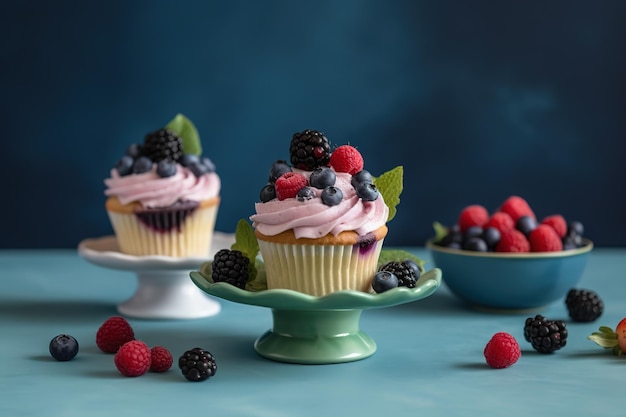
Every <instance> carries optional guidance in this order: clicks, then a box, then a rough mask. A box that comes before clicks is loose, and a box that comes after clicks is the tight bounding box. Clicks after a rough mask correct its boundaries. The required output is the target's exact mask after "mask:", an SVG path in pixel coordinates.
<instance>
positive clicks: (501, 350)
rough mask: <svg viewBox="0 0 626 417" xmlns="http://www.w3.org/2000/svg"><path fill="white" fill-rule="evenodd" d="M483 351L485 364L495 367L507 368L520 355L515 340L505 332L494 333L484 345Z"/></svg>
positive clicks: (520, 352)
mask: <svg viewBox="0 0 626 417" xmlns="http://www.w3.org/2000/svg"><path fill="white" fill-rule="evenodd" d="M483 353H484V355H485V360H486V361H487V365H489V366H491V367H492V368H496V369H502V368H508V367H509V366H511V365H513V364H514V363H515V362H517V360H518V359H519V358H520V356H522V351H521V349H520V347H519V343H517V340H515V338H514V337H513V336H511V335H510V334H509V333H505V332H499V333H496V334H494V335H493V336H492V337H491V340H489V342H488V343H487V345H486V346H485V350H484V351H483Z"/></svg>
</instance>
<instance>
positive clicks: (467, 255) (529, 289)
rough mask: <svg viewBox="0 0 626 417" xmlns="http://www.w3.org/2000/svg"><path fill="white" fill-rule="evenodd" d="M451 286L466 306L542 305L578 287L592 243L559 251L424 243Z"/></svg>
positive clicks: (512, 307) (508, 307)
mask: <svg viewBox="0 0 626 417" xmlns="http://www.w3.org/2000/svg"><path fill="white" fill-rule="evenodd" d="M426 246H427V248H428V250H429V252H430V255H431V259H432V261H433V263H434V264H435V266H436V267H437V268H440V269H441V270H442V272H443V282H444V284H445V285H446V287H448V289H449V290H450V291H451V292H452V293H453V294H454V295H456V296H457V297H458V298H459V299H461V300H463V301H464V302H465V303H466V304H467V305H468V306H470V307H473V308H476V309H482V310H493V311H496V312H497V311H500V312H516V311H518V312H523V311H528V310H539V309H543V308H545V307H547V306H548V305H550V304H551V303H553V302H555V301H557V300H559V299H561V298H563V297H565V295H566V294H567V292H568V291H569V290H570V289H571V288H575V287H576V285H577V284H578V281H579V280H580V278H581V277H582V274H583V272H584V270H585V267H586V265H587V260H588V257H589V253H590V252H591V251H592V249H593V243H592V242H591V241H589V240H585V241H584V246H582V247H580V248H577V249H571V250H566V251H561V252H536V253H495V252H472V251H466V250H459V249H448V248H444V247H441V246H437V245H435V244H433V243H432V242H431V241H429V242H427V244H426Z"/></svg>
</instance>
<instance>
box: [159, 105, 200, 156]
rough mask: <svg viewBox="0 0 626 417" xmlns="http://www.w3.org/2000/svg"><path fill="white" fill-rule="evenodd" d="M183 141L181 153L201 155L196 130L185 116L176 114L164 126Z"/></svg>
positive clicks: (198, 136)
mask: <svg viewBox="0 0 626 417" xmlns="http://www.w3.org/2000/svg"><path fill="white" fill-rule="evenodd" d="M165 128H166V129H170V130H171V131H173V132H174V133H176V134H177V135H178V136H180V138H181V139H182V140H183V151H184V152H185V153H186V154H194V155H202V144H201V143H200V135H199V134H198V129H196V126H195V125H194V124H193V122H192V121H191V120H189V119H188V118H187V117H186V116H185V115H183V114H181V113H178V114H177V115H176V117H174V118H173V119H172V121H170V122H169V123H168V124H167V125H166V126H165Z"/></svg>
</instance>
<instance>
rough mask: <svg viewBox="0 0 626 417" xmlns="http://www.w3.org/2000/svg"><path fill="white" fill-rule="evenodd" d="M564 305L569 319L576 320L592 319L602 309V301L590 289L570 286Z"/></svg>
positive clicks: (595, 317)
mask: <svg viewBox="0 0 626 417" xmlns="http://www.w3.org/2000/svg"><path fill="white" fill-rule="evenodd" d="M565 305H566V307H567V311H568V312H569V316H570V317H571V319H572V320H574V321H578V322H590V321H594V320H596V319H597V318H598V317H600V316H601V315H602V312H603V311H604V302H603V301H602V300H601V299H600V297H599V296H598V294H596V293H595V292H594V291H591V290H584V289H580V290H577V289H575V288H572V289H571V290H569V291H568V293H567V296H566V297H565Z"/></svg>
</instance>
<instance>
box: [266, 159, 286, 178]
mask: <svg viewBox="0 0 626 417" xmlns="http://www.w3.org/2000/svg"><path fill="white" fill-rule="evenodd" d="M285 172H291V167H290V166H289V165H288V164H287V162H285V161H282V160H278V161H276V162H274V163H273V164H272V167H271V168H270V176H269V179H268V181H269V182H276V180H277V179H278V178H280V176H281V175H283V174H284V173H285Z"/></svg>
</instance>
